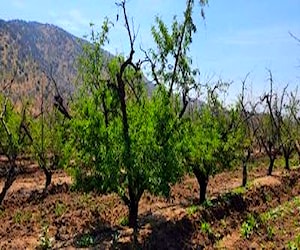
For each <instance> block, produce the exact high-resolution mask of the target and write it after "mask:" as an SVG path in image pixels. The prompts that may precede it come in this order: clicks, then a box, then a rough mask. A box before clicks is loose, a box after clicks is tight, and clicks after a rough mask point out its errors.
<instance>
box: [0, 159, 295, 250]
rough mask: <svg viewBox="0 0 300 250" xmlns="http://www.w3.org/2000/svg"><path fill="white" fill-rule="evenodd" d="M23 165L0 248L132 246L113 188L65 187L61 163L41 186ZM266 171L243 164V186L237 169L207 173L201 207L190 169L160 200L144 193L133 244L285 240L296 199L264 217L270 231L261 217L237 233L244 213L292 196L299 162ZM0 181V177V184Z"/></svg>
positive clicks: (1, 228) (230, 245)
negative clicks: (279, 211)
mask: <svg viewBox="0 0 300 250" xmlns="http://www.w3.org/2000/svg"><path fill="white" fill-rule="evenodd" d="M0 161H1V159H0ZM3 162H4V159H2V164H5V163H3ZM24 169H25V170H24V171H22V173H21V174H20V175H19V176H18V178H17V180H16V181H15V183H14V184H13V186H12V187H11V189H10V190H9V192H8V195H7V197H6V198H5V200H4V204H3V206H2V210H0V218H1V225H0V249H38V248H39V247H41V246H42V245H45V242H46V241H47V239H49V242H51V246H52V247H53V248H54V249H76V248H82V247H83V248H84V247H86V248H91V249H132V248H133V243H132V241H133V232H132V230H131V229H129V228H128V227H127V226H124V224H126V216H127V212H128V211H127V207H126V206H125V205H124V204H123V203H122V201H121V200H120V199H119V197H118V196H117V195H115V194H109V195H100V194H97V193H89V194H85V193H82V192H74V191H71V188H70V187H71V183H72V180H71V178H70V177H69V176H67V174H66V173H65V172H64V171H62V170H56V171H55V172H54V174H53V184H51V187H50V188H49V190H48V192H47V193H43V191H42V190H43V187H44V181H45V180H44V175H43V173H42V171H41V170H40V169H39V168H38V166H37V165H36V164H34V163H30V162H28V164H27V165H26V168H24ZM266 170H267V167H266V166H258V167H256V168H254V169H251V170H250V172H249V181H250V183H251V184H250V185H249V186H248V187H247V188H246V189H241V188H239V187H240V185H241V180H242V176H241V171H240V170H234V171H229V172H224V173H221V174H218V175H216V176H215V177H212V178H211V179H210V182H209V186H208V198H209V201H208V202H207V203H206V204H205V205H203V206H197V205H196V204H197V202H198V196H199V187H198V184H197V181H196V179H195V178H194V177H193V176H185V177H184V178H183V180H182V181H181V182H180V183H178V184H176V185H175V186H173V187H172V191H171V195H170V197H169V198H168V199H166V198H161V197H156V196H153V195H150V194H149V193H145V194H144V195H143V197H142V199H141V201H140V204H139V234H138V237H137V238H138V243H137V247H138V248H141V249H215V248H220V249H247V248H254V249H255V248H259V249H260V248H263V247H266V248H267V249H270V248H275V249H277V248H280V249H282V248H285V247H287V245H288V244H291V243H290V242H292V241H295V239H296V238H297V236H298V235H299V233H300V232H299V231H300V230H299V226H300V224H299V223H298V224H297V222H299V221H300V215H299V210H300V208H299V210H297V204H292V205H291V206H294V207H293V209H294V210H293V211H292V212H290V213H285V214H284V216H281V217H280V216H279V217H277V218H276V219H274V220H272V221H269V222H268V223H269V224H268V225H271V226H272V230H273V231H274V235H273V234H272V235H271V236H272V237H268V234H270V233H268V232H269V231H270V229H268V228H266V226H265V225H264V224H263V223H261V222H259V223H258V225H259V226H257V228H255V230H253V233H252V234H251V235H250V236H249V237H244V236H243V235H242V234H241V227H242V224H243V222H245V221H246V220H247V218H248V216H249V214H251V215H253V216H254V217H255V218H260V217H259V215H261V214H264V213H266V212H268V211H270V210H272V209H275V208H277V207H278V206H280V205H281V204H285V203H286V202H291V201H292V200H293V198H294V197H296V196H299V195H300V183H299V176H300V169H299V168H296V169H294V170H291V171H290V172H289V173H287V172H285V171H281V170H280V169H279V170H276V171H275V172H274V174H273V175H272V176H266ZM3 181H4V180H3V178H2V179H1V180H0V188H2V185H3ZM257 220H258V221H259V219H257ZM291 225H292V226H291ZM281 227H284V228H285V229H284V231H282V230H281V229H280V228H281ZM268 230H269V231H268ZM280 230H281V231H280ZM269 236H270V235H269ZM43 241H44V242H43Z"/></svg>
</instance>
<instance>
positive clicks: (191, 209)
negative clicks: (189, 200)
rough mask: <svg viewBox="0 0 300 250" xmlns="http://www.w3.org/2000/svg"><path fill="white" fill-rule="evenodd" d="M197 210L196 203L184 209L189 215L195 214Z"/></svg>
mask: <svg viewBox="0 0 300 250" xmlns="http://www.w3.org/2000/svg"><path fill="white" fill-rule="evenodd" d="M198 210H199V207H198V206H196V205H192V206H190V207H188V208H187V209H186V212H187V214H188V215H189V216H191V215H193V214H195V213H196V212H197V211H198Z"/></svg>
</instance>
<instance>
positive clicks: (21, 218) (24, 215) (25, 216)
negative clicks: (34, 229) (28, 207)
mask: <svg viewBox="0 0 300 250" xmlns="http://www.w3.org/2000/svg"><path fill="white" fill-rule="evenodd" d="M31 218H32V213H31V212H30V211H25V212H24V211H20V210H18V211H16V213H15V214H14V216H13V222H14V223H16V224H24V223H25V224H26V223H28V222H30V220H31Z"/></svg>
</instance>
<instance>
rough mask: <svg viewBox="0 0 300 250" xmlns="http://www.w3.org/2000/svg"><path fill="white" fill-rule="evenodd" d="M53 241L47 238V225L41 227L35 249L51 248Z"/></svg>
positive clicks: (45, 249)
mask: <svg viewBox="0 0 300 250" xmlns="http://www.w3.org/2000/svg"><path fill="white" fill-rule="evenodd" d="M52 241H53V239H52V238H50V237H49V225H48V224H45V225H44V226H43V230H42V233H41V235H40V238H39V246H38V247H37V249H40V250H47V249H51V248H52Z"/></svg>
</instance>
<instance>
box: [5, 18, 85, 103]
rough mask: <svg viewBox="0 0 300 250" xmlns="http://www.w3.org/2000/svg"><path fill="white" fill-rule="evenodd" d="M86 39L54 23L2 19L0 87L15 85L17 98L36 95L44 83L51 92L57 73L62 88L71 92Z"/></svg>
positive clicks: (12, 88) (65, 92)
mask: <svg viewBox="0 0 300 250" xmlns="http://www.w3.org/2000/svg"><path fill="white" fill-rule="evenodd" d="M84 43H86V41H84V40H82V39H78V38H76V37H75V36H73V35H71V34H69V33H68V32H66V31H64V30H62V29H61V28H59V27H56V26H54V25H49V24H40V23H37V22H25V21H20V20H13V21H3V20H0V89H1V90H2V91H3V89H7V87H8V86H9V85H11V87H10V89H11V93H12V94H13V95H14V96H15V98H17V96H18V95H28V96H29V97H36V95H37V94H38V92H39V90H40V86H39V84H42V83H43V84H44V86H45V93H46V94H47V93H49V94H50V93H51V92H53V90H54V84H53V83H51V81H49V77H53V79H55V81H56V83H57V85H58V88H59V91H60V92H62V93H64V94H70V93H71V92H72V91H73V89H74V86H73V84H74V82H75V78H76V75H77V70H76V63H77V57H78V55H79V54H80V53H81V51H82V44H84ZM11 82H12V84H10V83H11Z"/></svg>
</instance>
